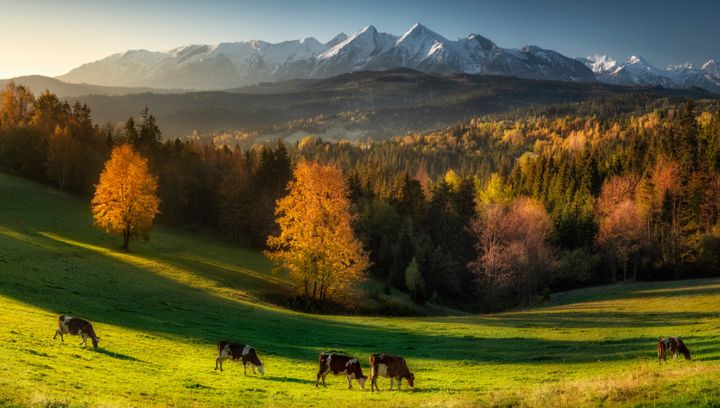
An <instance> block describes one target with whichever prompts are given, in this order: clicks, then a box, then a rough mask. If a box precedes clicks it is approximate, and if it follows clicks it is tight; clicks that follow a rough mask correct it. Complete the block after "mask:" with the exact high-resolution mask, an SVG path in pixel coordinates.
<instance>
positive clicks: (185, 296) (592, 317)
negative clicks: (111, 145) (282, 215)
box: [0, 174, 720, 407]
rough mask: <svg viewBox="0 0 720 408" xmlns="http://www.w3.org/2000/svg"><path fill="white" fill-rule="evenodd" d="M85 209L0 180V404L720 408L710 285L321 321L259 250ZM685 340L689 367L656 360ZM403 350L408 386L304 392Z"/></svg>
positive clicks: (718, 333)
mask: <svg viewBox="0 0 720 408" xmlns="http://www.w3.org/2000/svg"><path fill="white" fill-rule="evenodd" d="M119 243H120V242H119V238H118V237H113V236H107V235H106V234H104V233H103V232H101V231H99V230H97V229H96V228H94V227H93V226H92V220H91V216H90V212H89V205H88V204H87V203H85V202H82V201H78V200H76V199H74V198H71V197H68V196H66V195H64V194H62V193H58V192H57V191H55V190H53V189H50V188H47V187H44V186H41V185H38V184H34V183H32V182H28V181H25V180H21V179H18V178H15V177H11V176H8V175H4V174H0V405H4V406H47V407H57V406H93V407H94V406H106V407H126V406H139V407H145V406H183V407H184V406H193V407H194V406H270V407H287V406H301V407H305V406H308V407H328V406H337V407H345V406H347V407H358V406H373V407H377V406H426V407H436V406H459V407H464V406H487V405H500V406H573V407H578V406H598V405H600V406H616V405H623V406H624V405H630V406H636V405H638V406H664V405H667V406H720V279H713V280H694V281H680V282H669V283H638V284H632V285H621V286H607V287H598V288H589V289H583V290H577V291H572V292H566V293H561V294H557V295H554V296H553V297H552V299H551V301H550V302H549V303H547V304H544V305H542V306H540V307H535V308H530V309H525V310H517V311H512V312H507V313H501V314H493V315H482V316H451V317H423V318H389V317H356V316H317V315H309V314H302V313H297V312H293V311H289V310H286V309H282V308H279V307H276V306H272V305H270V304H267V303H265V302H263V301H262V300H260V299H261V297H260V296H259V293H260V292H262V291H266V290H273V289H277V290H287V287H288V285H289V283H288V282H287V281H286V279H285V278H284V277H282V276H275V275H273V274H271V273H270V272H269V271H270V264H269V263H268V261H267V260H266V259H265V258H264V257H263V256H262V255H261V254H259V253H257V252H253V251H248V250H243V249H240V248H236V247H233V246H230V245H226V244H223V243H218V242H213V241H210V240H206V239H202V238H200V237H198V236H195V235H190V234H188V233H185V232H181V231H176V230H172V229H167V228H162V227H161V228H158V229H157V230H156V231H155V232H154V233H153V234H152V240H151V241H148V242H140V241H133V242H131V252H128V253H126V252H121V251H119V250H118V248H119ZM59 314H70V315H74V316H82V317H85V318H87V319H89V320H90V321H92V322H93V324H94V326H95V329H96V331H97V333H98V335H99V336H100V337H101V339H102V340H101V342H100V349H99V350H97V351H95V350H93V349H92V348H84V347H81V346H79V345H78V343H79V342H80V339H79V338H78V337H73V336H66V338H65V343H61V342H60V340H59V338H58V340H56V341H53V339H52V337H53V334H54V332H55V328H56V324H57V323H56V319H57V316H58V315H59ZM671 335H680V336H683V337H684V338H685V341H686V343H687V344H688V346H689V347H690V349H691V351H692V352H693V357H694V359H693V361H690V362H686V361H684V360H682V361H681V360H679V361H678V362H673V361H668V364H667V365H662V366H659V365H658V363H657V360H656V354H655V342H656V341H657V339H658V338H659V337H661V336H671ZM224 339H228V340H236V341H241V342H246V343H249V344H251V345H253V346H255V348H256V349H257V350H258V353H259V355H260V358H261V359H263V361H264V363H265V365H266V374H265V376H263V377H260V376H252V375H248V376H244V375H243V374H242V366H241V365H240V364H230V363H227V364H226V365H225V372H223V373H220V372H219V371H217V372H216V371H214V370H213V368H214V364H215V361H214V360H215V357H216V351H215V342H216V341H217V340H224ZM327 349H334V350H343V351H346V352H348V353H351V354H353V355H355V356H357V357H359V358H360V359H361V362H362V363H363V369H364V371H365V373H366V374H369V367H368V365H367V357H368V355H369V354H370V353H371V352H389V353H395V354H398V355H402V356H405V357H406V358H407V360H408V363H409V365H410V368H411V369H412V370H413V371H414V372H415V376H416V388H415V390H413V391H409V390H403V391H402V392H398V391H392V392H390V391H388V390H387V388H388V386H389V381H388V380H386V379H382V378H381V379H380V380H379V381H380V382H379V385H380V387H381V390H382V392H380V393H374V394H373V393H370V391H369V388H370V387H369V383H368V390H367V391H364V392H363V391H360V390H359V388H357V385H355V387H356V389H354V390H347V386H346V382H345V379H344V378H343V377H328V388H327V389H322V388H320V389H316V388H315V387H314V381H315V374H316V371H317V355H318V353H319V352H321V351H323V350H327Z"/></svg>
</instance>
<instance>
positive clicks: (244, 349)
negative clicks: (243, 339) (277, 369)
mask: <svg viewBox="0 0 720 408" xmlns="http://www.w3.org/2000/svg"><path fill="white" fill-rule="evenodd" d="M217 350H218V357H217V358H216V359H215V369H216V370H217V369H218V367H220V371H222V370H223V367H222V363H223V361H224V360H231V361H241V362H242V365H243V373H245V374H246V375H247V365H248V364H250V368H252V372H253V374H255V367H257V369H258V371H259V372H260V375H264V374H265V366H264V365H263V363H262V361H260V359H259V358H258V356H257V353H256V352H255V349H254V348H252V347H250V346H248V345H247V344H237V343H230V342H228V341H219V342H218V344H217Z"/></svg>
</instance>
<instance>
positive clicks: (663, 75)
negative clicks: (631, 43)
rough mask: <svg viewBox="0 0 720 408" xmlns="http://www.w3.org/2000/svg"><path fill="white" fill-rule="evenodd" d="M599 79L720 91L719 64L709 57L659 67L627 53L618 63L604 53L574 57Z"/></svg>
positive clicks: (618, 82) (632, 83)
mask: <svg viewBox="0 0 720 408" xmlns="http://www.w3.org/2000/svg"><path fill="white" fill-rule="evenodd" d="M578 61H580V62H582V63H584V64H585V65H586V66H587V67H588V68H590V69H591V70H592V71H593V73H595V77H596V78H597V79H598V80H599V81H601V82H607V83H611V84H620V85H659V86H663V87H665V88H690V87H698V88H703V89H706V90H708V91H711V92H716V93H720V65H719V64H718V62H716V61H715V60H709V61H707V62H706V63H704V64H703V65H702V66H700V67H695V66H693V65H692V64H689V63H688V64H681V65H670V66H668V67H666V68H665V69H660V68H657V67H655V66H654V65H652V64H651V63H650V62H648V61H647V60H646V59H645V58H642V57H638V56H635V55H633V56H631V57H629V58H628V59H627V60H625V61H624V62H619V61H617V60H615V59H613V58H610V57H608V56H607V55H591V56H589V57H586V58H578Z"/></svg>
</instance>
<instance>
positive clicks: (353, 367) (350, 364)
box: [315, 353, 367, 390]
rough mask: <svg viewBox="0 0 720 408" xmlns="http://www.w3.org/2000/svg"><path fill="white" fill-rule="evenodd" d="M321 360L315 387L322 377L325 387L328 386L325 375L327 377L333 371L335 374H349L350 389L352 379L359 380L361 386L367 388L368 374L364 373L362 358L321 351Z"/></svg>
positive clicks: (350, 387)
mask: <svg viewBox="0 0 720 408" xmlns="http://www.w3.org/2000/svg"><path fill="white" fill-rule="evenodd" d="M319 361H320V369H319V370H318V373H317V379H316V380H315V387H317V386H318V383H319V382H320V379H321V378H322V385H323V387H326V385H325V377H327V375H328V373H333V374H334V375H343V374H344V375H345V376H347V382H348V388H349V389H352V380H357V382H358V384H360V388H361V389H363V390H364V389H365V381H366V380H367V376H365V375H363V372H362V367H360V360H358V359H357V358H355V357H350V356H345V355H342V354H336V353H320V358H319Z"/></svg>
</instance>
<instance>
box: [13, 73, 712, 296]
mask: <svg viewBox="0 0 720 408" xmlns="http://www.w3.org/2000/svg"><path fill="white" fill-rule="evenodd" d="M1 109H2V111H1V112H0V115H1V116H0V119H1V121H0V166H2V168H3V169H5V171H10V172H14V173H17V174H21V175H24V176H26V177H30V178H33V179H35V180H39V181H42V182H45V183H49V184H52V185H55V186H56V187H58V188H60V189H63V190H66V191H69V192H71V193H73V194H76V195H79V196H83V197H89V196H90V194H91V192H92V191H93V186H94V184H95V183H97V180H98V175H99V172H100V169H101V168H102V163H103V162H104V161H105V160H106V159H107V157H108V155H109V151H110V149H111V148H112V147H113V146H116V145H119V144H123V143H129V144H132V145H133V146H134V147H135V149H137V150H138V151H139V152H141V153H142V154H143V155H145V156H147V157H148V158H149V160H150V167H151V169H152V170H153V172H154V173H155V174H157V175H158V177H159V179H158V184H159V196H160V199H161V208H160V210H161V215H160V220H161V221H162V222H163V223H165V224H170V225H177V226H183V227H185V228H189V229H192V230H195V231H201V232H204V233H206V234H212V235H215V236H218V237H223V239H226V240H229V241H232V242H235V243H237V244H239V245H242V246H249V247H255V248H261V249H262V248H264V247H265V245H266V243H267V238H268V236H270V235H272V234H275V233H277V231H278V230H277V228H278V226H277V224H276V223H275V216H276V214H275V204H276V201H277V200H278V199H279V198H281V197H283V196H285V194H286V193H287V190H286V188H287V186H288V182H290V181H291V180H292V171H293V168H294V166H295V163H297V162H298V161H302V160H306V161H317V162H320V163H331V164H337V165H338V166H339V167H340V168H341V169H342V170H343V171H344V178H345V180H344V181H345V182H346V183H347V187H348V191H349V198H350V200H351V202H352V211H353V214H354V215H353V217H354V222H353V228H354V230H355V233H356V234H357V236H358V237H359V238H360V240H361V241H362V244H363V247H364V248H365V250H366V251H368V253H369V257H370V261H371V266H370V268H369V274H370V276H373V277H375V278H377V279H378V280H380V281H383V282H385V283H386V285H387V286H388V287H390V286H392V287H395V288H398V289H401V290H405V291H408V292H409V293H410V294H411V295H412V297H413V298H414V299H415V300H416V301H417V302H419V303H422V302H425V301H427V300H428V299H432V300H433V301H435V302H440V303H445V304H448V305H453V306H463V307H467V308H472V309H480V310H487V309H498V308H504V307H508V306H512V305H516V304H528V303H533V302H536V301H538V300H541V299H542V298H544V297H545V296H546V295H547V294H548V293H549V292H550V291H551V290H557V289H562V288H572V287H577V286H583V285H588V284H591V283H600V282H617V281H621V280H626V281H629V280H655V279H676V278H687V277H694V276H702V275H711V274H714V273H715V272H714V271H717V270H718V266H720V233H719V232H718V231H717V224H718V217H719V216H720V201H719V200H718V197H720V110H719V108H718V104H717V103H716V102H713V101H699V102H697V103H696V102H693V101H678V100H675V99H665V98H658V97H656V96H652V95H637V94H630V95H626V96H620V97H617V96H616V97H611V98H610V99H596V100H591V101H587V102H583V103H580V104H575V105H559V106H553V107H549V108H543V109H534V110H532V111H525V112H524V113H523V114H508V115H504V116H495V117H490V116H481V117H477V118H474V119H472V120H469V121H466V122H463V123H461V124H458V125H456V126H453V127H449V128H446V129H444V130H438V131H430V132H422V133H409V134H405V135H402V136H397V137H395V138H392V139H391V140H388V141H377V142H370V141H366V142H349V141H342V142H325V141H323V140H321V139H318V138H313V137H306V138H304V139H303V140H301V141H299V142H298V143H295V144H292V145H288V144H284V143H282V142H277V143H272V144H266V145H256V146H253V147H251V148H248V149H241V148H237V149H233V150H231V149H229V148H228V147H226V146H223V147H218V146H215V145H212V144H203V143H201V142H198V141H194V140H184V141H183V140H179V139H177V140H164V139H162V137H161V129H160V128H159V126H158V125H157V122H156V120H155V118H154V116H153V115H152V114H151V113H150V112H149V111H148V110H147V109H146V110H144V111H143V112H142V114H141V115H140V117H139V118H137V122H136V118H130V119H128V121H127V122H126V123H125V125H124V126H123V128H122V129H121V130H119V131H118V130H117V129H115V128H113V127H100V126H98V125H96V124H94V123H93V121H92V116H91V111H90V109H89V108H88V107H87V106H85V105H81V104H79V103H78V104H75V105H73V106H71V105H69V104H67V103H64V102H62V101H60V100H59V99H58V98H57V97H55V96H54V95H53V94H50V93H44V94H42V95H40V96H38V97H37V98H36V97H34V96H33V95H32V94H31V93H29V92H28V91H27V90H26V89H24V88H23V87H21V86H15V85H9V86H8V87H7V88H6V89H5V91H4V93H3V94H2V107H1ZM368 295H370V296H371V295H372V294H371V293H370V294H368Z"/></svg>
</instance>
